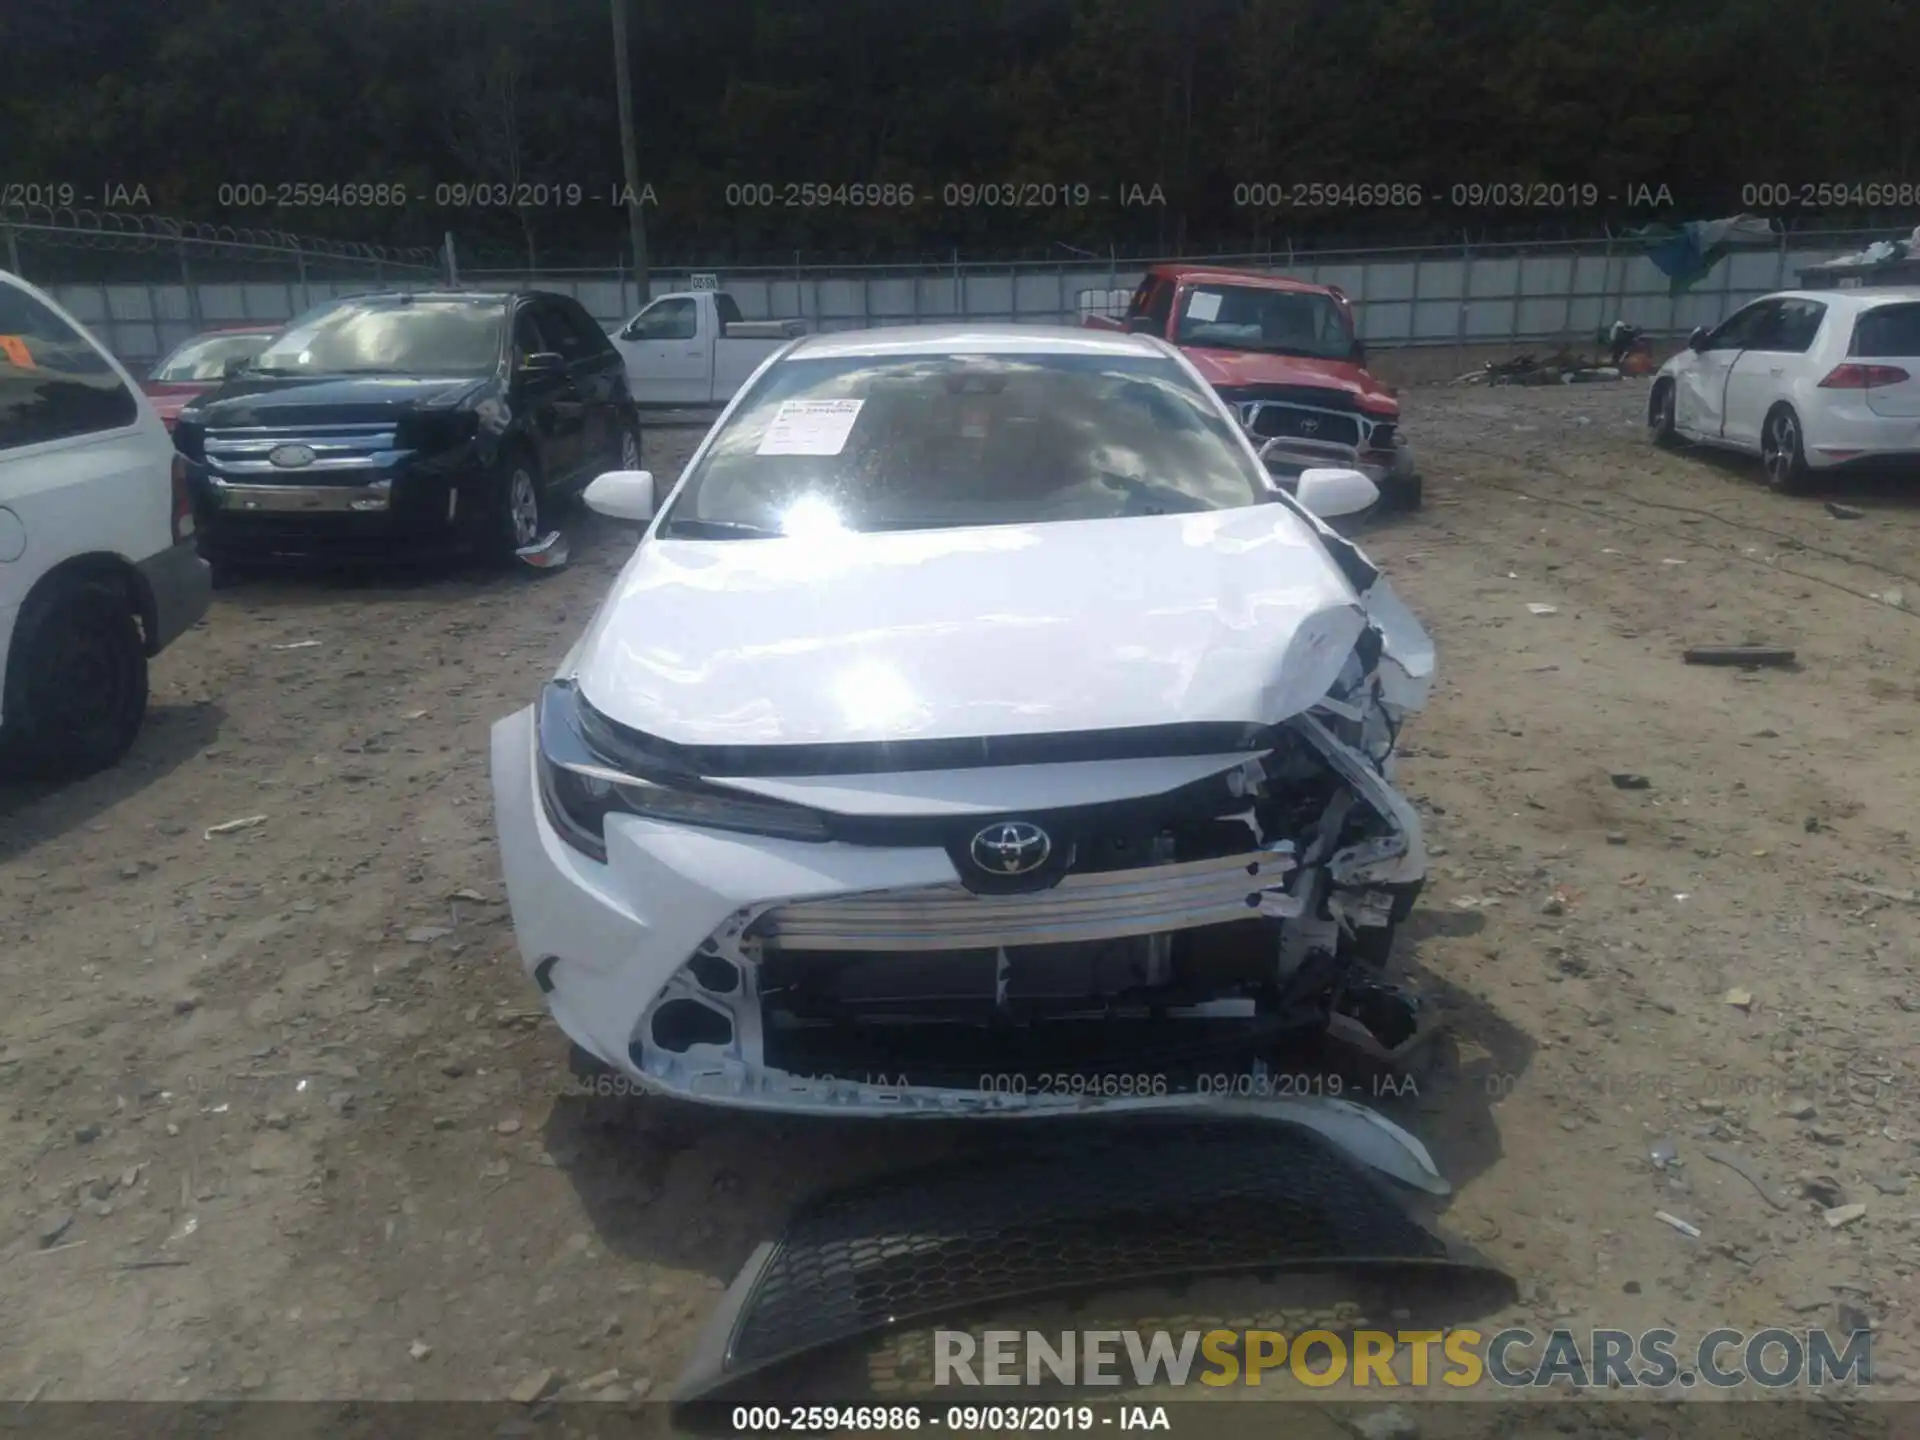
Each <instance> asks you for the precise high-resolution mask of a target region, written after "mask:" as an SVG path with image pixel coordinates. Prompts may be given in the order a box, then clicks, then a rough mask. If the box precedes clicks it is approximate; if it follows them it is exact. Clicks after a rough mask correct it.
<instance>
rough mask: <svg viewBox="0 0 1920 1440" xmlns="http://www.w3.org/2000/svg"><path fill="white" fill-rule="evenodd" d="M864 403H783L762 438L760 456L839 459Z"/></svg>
mask: <svg viewBox="0 0 1920 1440" xmlns="http://www.w3.org/2000/svg"><path fill="white" fill-rule="evenodd" d="M866 403H867V402H866V401H864V400H783V401H781V402H780V409H779V411H778V412H777V413H775V415H774V417H773V423H772V424H770V425H769V426H767V433H766V434H765V435H764V436H762V437H761V440H760V448H759V449H758V450H757V451H755V452H754V453H755V454H759V455H838V454H839V453H840V452H841V451H842V450H844V449H846V448H847V436H849V435H851V434H852V433H853V422H854V421H855V420H857V419H859V418H860V407H861V406H862V405H864V404H866Z"/></svg>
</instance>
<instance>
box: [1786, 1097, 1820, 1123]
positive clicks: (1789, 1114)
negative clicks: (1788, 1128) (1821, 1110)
mask: <svg viewBox="0 0 1920 1440" xmlns="http://www.w3.org/2000/svg"><path fill="white" fill-rule="evenodd" d="M1780 1113H1781V1114H1782V1115H1784V1116H1786V1118H1787V1119H1789V1120H1811V1119H1812V1118H1813V1117H1814V1114H1815V1111H1814V1108H1813V1102H1812V1101H1811V1100H1796V1101H1794V1102H1793V1104H1791V1105H1789V1106H1787V1108H1786V1109H1784V1110H1782V1111H1781V1112H1780Z"/></svg>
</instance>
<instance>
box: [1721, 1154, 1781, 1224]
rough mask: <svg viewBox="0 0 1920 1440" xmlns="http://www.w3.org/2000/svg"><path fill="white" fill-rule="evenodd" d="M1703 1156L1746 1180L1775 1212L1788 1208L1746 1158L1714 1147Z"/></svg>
mask: <svg viewBox="0 0 1920 1440" xmlns="http://www.w3.org/2000/svg"><path fill="white" fill-rule="evenodd" d="M1701 1154H1703V1155H1705V1156H1706V1157H1707V1159H1709V1160H1711V1161H1713V1162H1714V1163H1715V1164H1716V1165H1724V1166H1726V1167H1727V1168H1728V1169H1729V1170H1731V1171H1733V1173H1734V1174H1736V1175H1738V1176H1739V1177H1740V1178H1741V1179H1742V1180H1745V1181H1746V1182H1747V1183H1748V1184H1749V1185H1751V1186H1753V1188H1754V1189H1755V1190H1756V1191H1758V1192H1759V1195H1760V1198H1761V1199H1762V1200H1764V1201H1766V1202H1767V1204H1769V1205H1771V1206H1772V1207H1773V1208H1774V1209H1775V1210H1784V1209H1786V1208H1787V1202H1786V1201H1785V1200H1784V1199H1783V1198H1781V1197H1780V1196H1779V1195H1777V1194H1775V1193H1774V1191H1773V1188H1772V1187H1771V1186H1770V1185H1768V1184H1767V1182H1766V1181H1765V1180H1763V1179H1761V1178H1760V1175H1759V1172H1758V1171H1756V1170H1755V1169H1754V1168H1753V1164H1752V1162H1751V1161H1749V1160H1748V1159H1746V1157H1745V1156H1742V1155H1736V1154H1734V1153H1733V1151H1731V1150H1722V1149H1719V1148H1718V1147H1716V1146H1712V1145H1709V1146H1707V1147H1706V1148H1705V1149H1704V1150H1703V1151H1701Z"/></svg>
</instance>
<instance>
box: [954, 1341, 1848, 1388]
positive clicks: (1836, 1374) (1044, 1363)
mask: <svg viewBox="0 0 1920 1440" xmlns="http://www.w3.org/2000/svg"><path fill="white" fill-rule="evenodd" d="M1263 1376H1271V1377H1274V1379H1275V1380H1277V1381H1278V1380H1284V1379H1290V1380H1291V1381H1293V1382H1296V1383H1298V1384H1301V1385H1307V1386H1311V1387H1314V1388H1319V1389H1325V1388H1327V1387H1330V1386H1336V1385H1343V1386H1348V1387H1352V1388H1356V1389H1387V1388H1396V1387H1410V1388H1415V1389H1418V1388H1423V1387H1427V1386H1434V1385H1443V1386H1446V1387H1448V1388H1449V1389H1454V1390H1468V1389H1472V1388H1474V1387H1476V1386H1492V1387H1494V1388H1498V1389H1503V1390H1513V1389H1522V1388H1527V1389H1534V1388H1543V1387H1546V1386H1550V1385H1555V1384H1567V1385H1571V1386H1573V1387H1574V1388H1576V1389H1581V1390H1586V1389H1602V1390H1608V1389H1615V1388H1618V1389H1622V1390H1686V1389H1691V1388H1696V1387H1700V1386H1705V1387H1708V1388H1709V1389H1716V1390H1729V1389H1734V1388H1736V1387H1738V1386H1743V1385H1754V1386H1760V1387H1762V1388H1765V1389H1785V1388H1787V1387H1790V1386H1797V1385H1810V1386H1831V1385H1839V1384H1848V1383H1851V1384H1854V1385H1871V1384H1872V1383H1873V1335H1872V1332H1870V1331H1867V1330H1855V1331H1851V1332H1849V1333H1847V1334H1845V1335H1839V1336H1835V1335H1831V1334H1829V1333H1828V1332H1827V1331H1825V1330H1823V1329H1803V1330H1788V1329H1785V1328H1782V1327H1777V1326H1776V1327H1772V1328H1769V1329H1764V1330H1733V1329H1724V1330H1711V1331H1708V1332H1707V1333H1706V1334H1705V1335H1703V1336H1701V1337H1700V1339H1699V1341H1698V1342H1697V1343H1695V1344H1692V1345H1686V1344H1683V1343H1682V1341H1681V1339H1680V1336H1679V1335H1678V1334H1677V1333H1676V1332H1675V1331H1672V1330H1643V1331H1641V1332H1639V1333H1638V1334H1636V1333H1634V1332H1633V1331H1629V1330H1606V1329H1595V1330H1589V1331H1587V1332H1585V1334H1582V1333H1580V1332H1578V1331H1574V1330H1563V1329H1555V1330H1549V1331H1547V1332H1546V1333H1545V1334H1544V1335H1542V1334H1537V1333H1536V1332H1534V1331H1532V1330H1525V1329H1509V1330H1498V1331H1495V1332H1493V1333H1492V1334H1487V1333H1486V1332H1485V1331H1481V1330H1472V1329H1464V1328H1463V1329H1457V1330H1354V1331H1350V1332H1347V1333H1345V1334H1342V1333H1339V1332H1336V1331H1332V1330H1305V1331H1302V1332H1300V1333H1299V1334H1296V1335H1288V1334H1285V1333H1283V1332H1282V1331H1278V1330H1206V1331H1200V1330H1186V1331H1179V1332H1175V1331H1169V1330H1077V1331H1076V1330H1063V1331H1059V1332H1057V1333H1054V1334H1047V1333H1045V1332H1043V1331H1039V1330H1024V1331H1023V1330H986V1331H983V1332H981V1334H980V1336H979V1338H977V1339H976V1338H975V1337H974V1336H973V1335H971V1334H969V1333H967V1332H966V1331H961V1330H937V1331H935V1332H934V1368H933V1380H934V1384H936V1385H1041V1384H1048V1383H1053V1384H1066V1385H1130V1386H1133V1387H1136V1388H1148V1387H1151V1386H1156V1385H1175V1386H1179V1385H1192V1384H1196V1383H1197V1384H1201V1385H1213V1386H1221V1385H1259V1384H1261V1383H1262V1377H1263Z"/></svg>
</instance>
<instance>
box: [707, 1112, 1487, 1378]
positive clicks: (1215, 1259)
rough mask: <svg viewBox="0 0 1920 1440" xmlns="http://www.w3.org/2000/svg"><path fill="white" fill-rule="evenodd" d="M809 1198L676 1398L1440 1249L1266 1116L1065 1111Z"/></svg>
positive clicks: (1370, 1185) (1380, 1196) (1317, 1147)
mask: <svg viewBox="0 0 1920 1440" xmlns="http://www.w3.org/2000/svg"><path fill="white" fill-rule="evenodd" d="M1072 1123H1073V1124H1074V1125H1075V1127H1076V1128H1078V1127H1085V1130H1084V1133H1081V1134H1076V1135H1071V1136H1063V1135H1062V1134H1061V1133H1060V1130H1059V1128H1058V1127H1057V1126H1053V1125H1048V1124H1046V1123H1044V1122H1040V1121H1033V1122H1023V1123H1022V1125H1021V1128H1022V1130H1023V1131H1028V1132H1029V1133H1027V1134H1025V1135H1023V1136H1021V1137H1018V1138H1016V1139H1014V1140H1013V1141H1011V1142H1002V1143H999V1144H990V1145H988V1146H986V1148H984V1149H976V1150H973V1151H970V1152H969V1153H968V1154H966V1155H965V1156H963V1157H960V1158H957V1159H954V1160H950V1161H943V1162H940V1163H938V1164H936V1165H932V1166H927V1167H924V1168H920V1169H915V1170H910V1171H904V1172H898V1173H895V1174H892V1175H887V1176H884V1177H882V1178H880V1179H879V1180H877V1181H869V1182H866V1183H864V1184H862V1185H859V1186H856V1187H853V1188H849V1189H846V1190H841V1191H835V1192H831V1193H828V1194H824V1195H821V1196H818V1197H816V1198H815V1199H813V1200H811V1201H809V1202H807V1203H806V1204H804V1205H803V1206H802V1207H801V1209H800V1211H799V1212H798V1213H797V1214H796V1215H795V1217H794V1219H793V1221H792V1222H791V1224H790V1225H789V1227H788V1229H787V1233H786V1234H785V1235H784V1236H783V1237H782V1238H781V1239H780V1240H778V1241H776V1242H772V1243H769V1244H764V1245H762V1246H761V1247H760V1248H759V1249H758V1250H757V1251H756V1252H755V1254H754V1255H753V1257H752V1258H751V1259H750V1260H749V1261H748V1263H747V1265H746V1267H745V1268H744V1269H743V1270H742V1271H741V1273H740V1275H739V1277H738V1278H737V1279H736V1280H735V1281H734V1284H733V1287H732V1288H731V1289H730V1290H729V1291H728V1294H727V1297H726V1299H725V1301H724V1302H723V1303H722V1306H721V1310H720V1312H719V1313H718V1314H716V1315H715V1316H714V1317H713V1319H712V1321H711V1322H710V1323H709V1327H708V1330H707V1333H706V1335H705V1336H704V1337H703V1339H702V1343H701V1345H700V1347H699V1349H698V1351H697V1352H696V1354H695V1356H694V1359H693V1361H692V1363H691V1364H690V1366H689V1368H688V1370H687V1372H686V1374H685V1375H683V1377H682V1379H681V1383H680V1388H679V1392H678V1394H677V1396H676V1398H677V1399H678V1400H680V1401H682V1402H688V1401H700V1400H713V1399H718V1398H720V1397H721V1396H722V1395H723V1394H727V1393H730V1392H731V1391H732V1390H733V1387H735V1386H736V1385H738V1384H740V1383H741V1382H742V1381H744V1380H746V1379H747V1378H748V1377H749V1376H751V1375H752V1374H754V1373H755V1372H756V1371H762V1370H766V1369H768V1368H769V1367H772V1366H776V1365H779V1364H781V1363H782V1362H785V1361H789V1360H792V1359H794V1358H796V1357H797V1356H800V1355H803V1354H806V1353H808V1352H817V1351H820V1350H823V1349H826V1348H829V1347H832V1346H835V1345H838V1344H841V1343H843V1342H845V1341H849V1340H853V1339H857V1338H859V1337H861V1336H865V1335H870V1334H872V1333H874V1332H877V1331H881V1330H885V1329H890V1328H894V1327H897V1326H902V1325H907V1324H910V1323H919V1322H926V1321H930V1320H933V1319H936V1318H941V1317H948V1316H954V1317H957V1316H960V1315H963V1314H967V1313H970V1312H978V1311H979V1310H980V1309H981V1308H982V1307H983V1306H986V1305H990V1304H998V1303H1004V1302H1008V1301H1014V1300H1031V1299H1037V1298H1042V1297H1051V1296H1062V1295H1072V1294H1084V1293H1090V1292H1094V1291H1100V1290H1111V1289H1115V1288H1121V1287H1125V1286H1127V1285H1130V1284H1140V1283H1145V1282H1153V1281H1163V1280H1173V1279H1180V1278H1189V1277H1198V1276H1206V1275H1226V1274H1249V1273H1251V1274H1260V1273H1262V1272H1266V1271H1274V1272H1279V1271H1285V1270H1300V1269H1313V1268H1319V1269H1329V1268H1340V1267H1347V1266H1379V1265H1383V1264H1384V1265H1409V1264H1410V1265H1417V1266H1423V1267H1453V1268H1457V1269H1461V1270H1463V1271H1471V1272H1474V1273H1477V1274H1479V1275H1482V1276H1485V1275H1491V1274H1494V1273H1495V1272H1491V1271H1488V1270H1487V1269H1486V1267H1484V1266H1483V1265H1480V1264H1479V1263H1477V1262H1474V1261H1472V1260H1470V1259H1469V1260H1461V1259H1457V1258H1456V1257H1455V1256H1454V1254H1453V1253H1452V1252H1451V1251H1450V1250H1449V1248H1448V1246H1447V1244H1446V1243H1445V1242H1444V1241H1443V1240H1441V1239H1440V1238H1439V1237H1438V1236H1436V1235H1434V1234H1433V1233H1432V1232H1430V1231H1428V1230H1427V1229H1426V1228H1424V1227H1423V1226H1422V1225H1420V1224H1419V1223H1418V1222H1417V1221H1415V1220H1414V1219H1413V1218H1412V1216H1411V1215H1409V1214H1408V1213H1407V1211H1406V1210H1405V1209H1404V1208H1403V1207H1402V1206H1401V1205H1400V1203H1399V1202H1398V1200H1397V1199H1396V1198H1395V1197H1394V1195H1393V1194H1392V1192H1391V1191H1390V1190H1389V1189H1388V1188H1387V1186H1386V1185H1385V1184H1384V1183H1383V1182H1382V1181H1380V1180H1379V1179H1378V1178H1376V1177H1375V1176H1374V1174H1373V1173H1372V1172H1370V1171H1368V1170H1366V1169H1364V1168H1362V1167H1360V1166H1359V1165H1357V1164H1356V1163H1355V1162H1353V1161H1351V1160H1349V1159H1347V1158H1346V1157H1345V1156H1344V1155H1343V1154H1341V1153H1340V1152H1339V1151H1337V1150H1335V1149H1334V1148H1333V1147H1332V1146H1331V1145H1329V1144H1328V1143H1326V1142H1324V1141H1323V1140H1321V1139H1320V1137H1319V1136H1317V1135H1315V1134H1313V1133H1312V1132H1311V1131H1307V1130H1304V1129H1300V1128H1298V1127H1295V1126H1290V1125H1285V1124H1282V1123H1273V1122H1260V1121H1256V1122H1251V1123H1249V1122H1244V1121H1240V1122H1206V1121H1195V1120H1194V1118H1193V1117H1191V1116H1184V1117H1180V1118H1178V1119H1177V1120H1176V1119H1171V1118H1170V1119H1169V1120H1166V1121H1163V1120H1159V1119H1147V1120H1142V1119H1138V1118H1135V1119H1132V1120H1130V1121H1124V1122H1121V1121H1115V1122H1104V1121H1094V1120H1085V1119H1083V1120H1079V1121H1075V1122H1072Z"/></svg>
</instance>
